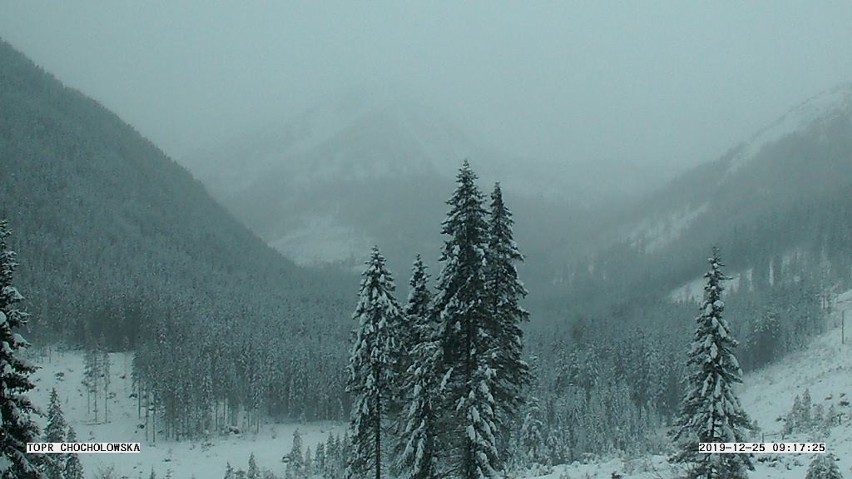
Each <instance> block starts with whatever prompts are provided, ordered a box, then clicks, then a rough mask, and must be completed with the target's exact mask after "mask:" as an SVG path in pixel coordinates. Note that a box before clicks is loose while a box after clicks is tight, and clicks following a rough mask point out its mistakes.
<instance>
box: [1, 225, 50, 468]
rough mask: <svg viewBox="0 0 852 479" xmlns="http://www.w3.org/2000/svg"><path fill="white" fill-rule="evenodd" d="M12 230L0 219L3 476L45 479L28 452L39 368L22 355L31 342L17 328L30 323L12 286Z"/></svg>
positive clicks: (34, 426)
mask: <svg viewBox="0 0 852 479" xmlns="http://www.w3.org/2000/svg"><path fill="white" fill-rule="evenodd" d="M9 234H10V233H9V229H8V225H7V222H6V221H5V220H2V221H0V471H2V472H0V477H2V478H3V479H12V478H15V479H42V478H43V477H44V475H43V474H42V473H41V471H39V469H38V467H37V465H36V464H34V463H33V462H34V461H33V460H32V457H33V456H30V455H27V453H26V447H27V446H26V445H27V443H28V442H36V441H37V440H38V434H39V430H38V425H37V424H36V423H35V422H34V421H33V418H32V416H33V415H35V414H38V411H37V410H36V408H35V406H33V404H32V402H30V400H29V398H28V397H27V396H26V393H27V391H30V390H31V389H33V388H34V387H35V386H34V385H33V383H32V382H31V381H30V374H32V373H33V372H34V371H35V370H36V367H35V366H33V365H32V364H30V363H29V362H27V361H26V360H24V359H23V358H22V357H21V355H22V353H23V351H24V349H26V348H27V347H28V346H29V343H27V341H26V340H25V339H24V338H23V337H22V336H21V335H20V334H19V333H17V332H15V330H17V329H19V328H21V327H23V326H24V325H25V324H26V320H27V314H26V313H24V312H23V311H21V310H19V309H18V308H17V304H18V303H20V302H21V300H23V297H22V296H21V294H20V293H19V292H18V290H17V289H15V287H14V286H13V285H12V279H13V274H14V272H15V267H16V266H17V263H16V261H15V252H14V251H12V250H10V249H9V248H8V247H7V244H6V238H7V237H8V236H9Z"/></svg>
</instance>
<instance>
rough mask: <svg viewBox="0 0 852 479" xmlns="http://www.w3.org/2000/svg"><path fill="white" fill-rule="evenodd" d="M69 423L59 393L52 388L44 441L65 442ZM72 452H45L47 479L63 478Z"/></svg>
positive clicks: (44, 460)
mask: <svg viewBox="0 0 852 479" xmlns="http://www.w3.org/2000/svg"><path fill="white" fill-rule="evenodd" d="M67 428H68V424H66V422H65V417H64V416H63V415H62V408H61V406H60V403H59V394H57V392H56V388H53V389H51V390H50V400H49V402H48V406H47V426H46V427H45V428H44V442H65V433H66V429H67ZM68 456H70V454H45V456H44V458H43V462H44V466H43V467H44V475H45V476H46V477H47V479H63V478H64V474H65V463H66V461H67V459H68Z"/></svg>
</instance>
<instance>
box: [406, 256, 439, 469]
mask: <svg viewBox="0 0 852 479" xmlns="http://www.w3.org/2000/svg"><path fill="white" fill-rule="evenodd" d="M428 282H429V276H428V274H427V273H426V269H425V266H424V265H423V262H422V261H421V259H420V255H417V259H416V260H415V261H414V266H413V268H412V275H411V281H410V282H409V294H408V304H407V305H406V307H405V313H406V316H407V320H408V321H407V323H406V324H407V326H408V328H407V329H406V331H407V332H406V333H401V334H400V337H402V338H406V340H407V341H408V343H409V346H407V347H406V348H405V349H404V351H405V356H404V357H405V362H406V364H407V367H406V369H405V372H404V374H403V375H402V376H401V380H400V381H398V383H399V384H400V388H399V389H400V394H401V397H403V398H405V401H404V402H403V407H402V410H401V411H400V412H401V419H400V421H399V433H398V435H397V444H396V448H395V453H396V464H395V469H396V470H397V471H399V472H400V473H401V474H402V475H404V476H405V477H410V478H411V479H434V478H438V477H441V475H440V465H439V459H440V457H439V456H440V454H439V447H438V444H437V443H436V438H437V436H438V430H437V427H438V418H439V416H440V411H438V409H437V405H438V398H439V397H440V396H441V394H442V392H443V391H442V389H441V384H440V379H441V378H440V370H439V369H438V368H439V365H440V363H441V361H440V358H441V348H440V342H439V336H438V328H437V326H438V325H437V323H436V322H435V320H434V316H433V314H432V310H431V294H430V292H429V289H428Z"/></svg>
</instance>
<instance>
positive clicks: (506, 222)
mask: <svg viewBox="0 0 852 479" xmlns="http://www.w3.org/2000/svg"><path fill="white" fill-rule="evenodd" d="M512 225H513V220H512V213H511V211H509V209H508V208H507V207H506V205H505V203H504V202H503V192H502V190H501V188H500V183H497V184H495V185H494V191H493V192H492V193H491V211H490V221H489V230H488V233H489V235H488V251H487V254H488V263H487V264H488V267H487V269H486V290H487V292H488V299H489V307H490V316H491V318H493V320H494V321H496V325H495V327H496V334H495V336H496V341H497V348H496V352H497V354H498V356H497V361H496V363H495V370H496V373H497V382H496V384H495V385H494V392H493V394H494V397H495V400H496V401H497V406H498V408H499V416H498V419H499V422H500V424H501V426H502V428H503V429H502V431H501V432H502V433H503V434H504V435H506V436H507V434H506V430H505V425H506V424H507V423H508V422H509V421H510V420H511V419H513V418H515V416H517V414H518V409H519V408H520V406H521V404H522V403H523V398H524V388H526V387H527V386H529V384H530V380H531V377H530V368H529V365H528V364H527V363H526V362H525V361H524V360H523V359H522V355H523V348H524V343H523V336H524V333H523V330H521V327H520V323H522V322H524V321H529V313H528V312H527V311H526V310H524V309H523V308H522V307H521V306H520V300H521V299H522V298H523V297H525V296H526V295H527V290H526V288H524V285H523V283H522V282H521V281H520V279H518V271H517V269H516V268H515V263H516V262H520V261H523V259H524V258H523V256H522V255H521V252H520V251H519V250H518V246H517V244H515V239H514V235H513V233H512Z"/></svg>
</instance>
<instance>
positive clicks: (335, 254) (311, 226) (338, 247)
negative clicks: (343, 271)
mask: <svg viewBox="0 0 852 479" xmlns="http://www.w3.org/2000/svg"><path fill="white" fill-rule="evenodd" d="M371 245H372V241H371V239H370V238H369V237H367V236H366V235H364V234H362V233H360V232H358V231H356V230H355V229H354V228H352V227H349V226H345V225H342V224H340V223H339V222H338V221H337V220H336V219H335V218H333V217H331V216H321V217H315V218H311V219H309V220H307V222H306V223H305V225H304V226H302V227H301V228H298V229H295V230H293V231H290V232H288V233H287V234H286V235H284V236H282V237H281V238H279V239H277V240H275V241H272V242H270V246H272V247H273V248H275V249H276V250H278V251H279V252H280V253H281V254H283V255H284V256H286V257H288V258H290V259H291V260H293V261H294V262H295V263H296V264H299V265H301V266H314V265H321V264H330V263H346V264H348V263H353V264H358V265H359V266H360V264H361V263H360V261H359V260H360V259H361V257H362V256H363V254H364V252H365V251H369V249H370V246H371Z"/></svg>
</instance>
